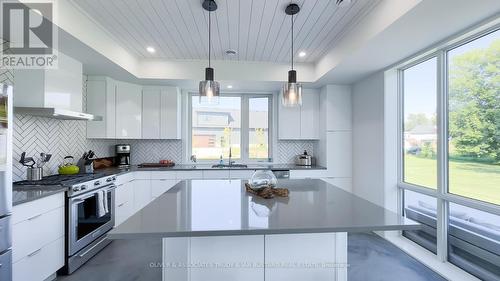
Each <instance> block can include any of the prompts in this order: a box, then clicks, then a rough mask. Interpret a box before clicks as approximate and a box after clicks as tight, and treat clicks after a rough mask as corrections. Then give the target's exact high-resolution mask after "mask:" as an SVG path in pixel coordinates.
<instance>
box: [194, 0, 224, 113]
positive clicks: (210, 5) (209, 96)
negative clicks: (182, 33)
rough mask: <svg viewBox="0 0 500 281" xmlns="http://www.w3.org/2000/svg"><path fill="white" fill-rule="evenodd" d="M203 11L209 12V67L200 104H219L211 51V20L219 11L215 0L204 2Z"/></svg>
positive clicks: (200, 87) (200, 88)
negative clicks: (211, 63) (214, 13)
mask: <svg viewBox="0 0 500 281" xmlns="http://www.w3.org/2000/svg"><path fill="white" fill-rule="evenodd" d="M202 7H203V9H205V10H206V11H208V67H207V68H205V80H203V81H200V86H199V93H200V103H203V104H219V95H220V93H219V90H220V86H219V82H217V81H214V69H213V68H212V67H211V65H210V62H211V61H210V58H211V57H210V51H211V49H212V48H211V45H212V42H211V40H212V38H211V18H210V15H211V14H212V12H213V11H215V10H217V3H215V0H204V1H203V3H202Z"/></svg>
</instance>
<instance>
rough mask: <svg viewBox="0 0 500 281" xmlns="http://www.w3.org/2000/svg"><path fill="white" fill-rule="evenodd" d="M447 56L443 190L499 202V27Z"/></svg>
mask: <svg viewBox="0 0 500 281" xmlns="http://www.w3.org/2000/svg"><path fill="white" fill-rule="evenodd" d="M447 55H448V89H449V90H448V108H449V113H448V124H449V125H448V128H449V129H448V140H449V142H448V153H449V156H448V159H449V162H448V171H449V175H450V177H449V191H450V192H451V193H454V194H457V195H460V196H465V197H468V198H473V199H477V200H482V201H486V202H489V203H493V204H497V205H500V31H496V32H493V33H490V34H488V35H486V36H484V37H481V38H479V39H477V40H474V41H472V42H470V43H467V44H465V45H462V46H459V47H457V48H455V49H452V50H450V51H449V52H448V54H447Z"/></svg>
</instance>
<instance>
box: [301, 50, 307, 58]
mask: <svg viewBox="0 0 500 281" xmlns="http://www.w3.org/2000/svg"><path fill="white" fill-rule="evenodd" d="M306 55H307V54H306V52H304V51H302V52H300V53H299V57H301V58H303V57H305V56H306Z"/></svg>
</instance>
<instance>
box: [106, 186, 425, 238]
mask: <svg viewBox="0 0 500 281" xmlns="http://www.w3.org/2000/svg"><path fill="white" fill-rule="evenodd" d="M244 182H245V181H242V180H187V181H182V182H180V183H178V184H177V185H176V186H174V187H173V188H171V189H170V190H169V191H167V192H166V193H164V194H163V195H161V196H160V197H158V198H157V199H156V200H154V201H153V202H151V203H150V204H149V205H147V206H146V207H144V208H143V209H142V210H140V211H139V212H138V213H136V214H134V215H133V216H132V217H130V218H129V219H128V220H126V221H125V222H124V223H122V224H121V225H119V226H118V227H116V228H115V229H113V230H112V231H111V232H109V234H108V236H109V238H111V239H142V238H159V237H193V236H224V235H252V234H288V233H321V232H366V231H376V230H406V229H418V228H420V225H419V224H418V223H416V222H413V221H411V220H408V219H405V218H403V217H401V216H398V215H397V214H395V213H393V212H391V211H388V210H386V209H384V208H382V207H380V206H378V205H375V204H373V203H371V202H369V201H367V200H364V199H362V198H360V197H357V196H354V195H353V194H352V193H349V192H346V191H344V190H342V189H340V188H337V187H335V186H333V185H330V184H328V183H326V182H324V181H322V180H312V179H306V180H279V182H278V185H279V187H286V188H288V189H289V190H290V196H289V197H288V198H275V199H267V200H266V199H261V198H259V197H254V196H253V195H251V194H249V193H247V192H246V191H245V188H244Z"/></svg>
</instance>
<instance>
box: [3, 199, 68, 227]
mask: <svg viewBox="0 0 500 281" xmlns="http://www.w3.org/2000/svg"><path fill="white" fill-rule="evenodd" d="M64 198H65V195H64V192H60V193H57V194H54V195H51V196H47V197H44V198H41V199H38V200H35V201H31V202H26V203H23V204H20V205H16V206H14V208H13V209H12V224H16V223H19V222H21V221H25V220H27V219H28V218H31V217H33V216H35V215H39V214H43V213H47V212H48V211H50V210H53V209H57V208H60V207H64Z"/></svg>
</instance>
